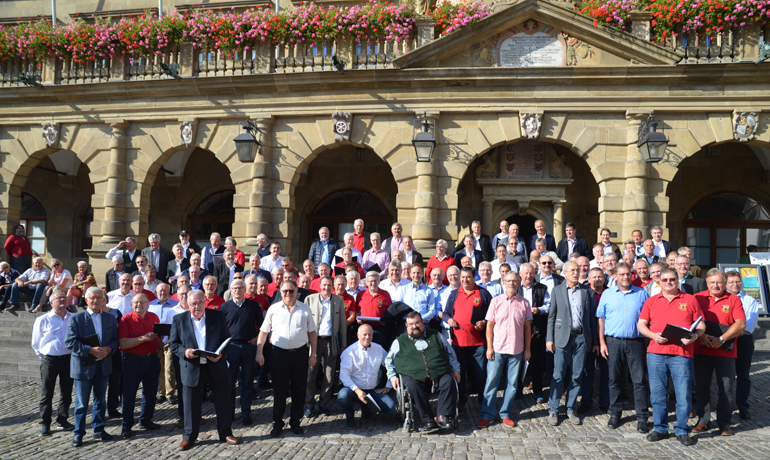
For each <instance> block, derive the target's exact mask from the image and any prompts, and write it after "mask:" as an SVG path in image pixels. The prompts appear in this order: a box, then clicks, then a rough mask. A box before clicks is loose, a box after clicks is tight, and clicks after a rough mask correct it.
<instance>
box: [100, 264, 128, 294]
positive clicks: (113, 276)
mask: <svg viewBox="0 0 770 460" xmlns="http://www.w3.org/2000/svg"><path fill="white" fill-rule="evenodd" d="M123 273H129V272H127V271H124V272H123ZM118 278H120V275H118V273H117V272H116V271H115V268H110V269H109V270H107V274H106V275H104V287H105V288H106V290H107V292H112V291H114V290H115V289H119V288H120V284H118Z"/></svg>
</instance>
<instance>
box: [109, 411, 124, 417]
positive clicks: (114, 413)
mask: <svg viewBox="0 0 770 460" xmlns="http://www.w3.org/2000/svg"><path fill="white" fill-rule="evenodd" d="M107 415H108V416H109V417H110V418H123V414H121V413H120V411H119V410H117V409H115V410H111V411H110V412H109V413H108V414H107Z"/></svg>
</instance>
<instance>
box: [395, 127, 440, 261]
mask: <svg viewBox="0 0 770 460" xmlns="http://www.w3.org/2000/svg"><path fill="white" fill-rule="evenodd" d="M415 116H416V117H420V116H422V114H417V113H415ZM427 116H428V118H429V119H432V120H433V121H434V122H435V123H436V126H438V117H439V113H438V112H432V113H431V112H428V114H427ZM434 135H436V133H434ZM436 137H438V136H436ZM403 148H409V149H410V150H412V147H411V146H409V147H406V146H405V147H403ZM436 151H438V145H437V146H436ZM411 155H414V152H411ZM414 158H415V160H414V161H415V162H416V161H417V160H416V157H414ZM415 169H416V173H417V189H416V190H415V193H414V209H415V219H414V224H413V225H412V239H413V240H414V242H415V246H417V248H418V249H419V250H423V249H424V248H429V247H435V244H436V243H435V242H436V240H437V239H439V238H440V236H439V231H438V177H437V176H438V159H437V158H436V155H435V151H434V155H433V159H431V161H430V162H417V164H416V167H415Z"/></svg>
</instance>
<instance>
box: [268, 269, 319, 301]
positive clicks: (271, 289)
mask: <svg viewBox="0 0 770 460" xmlns="http://www.w3.org/2000/svg"><path fill="white" fill-rule="evenodd" d="M284 273H286V271H285V270H284V269H283V267H275V268H274V269H273V271H272V273H270V274H271V275H273V282H272V283H270V284H268V285H267V298H268V299H272V298H273V296H274V295H275V293H276V291H278V290H280V288H281V283H283V275H284ZM311 286H312V284H311Z"/></svg>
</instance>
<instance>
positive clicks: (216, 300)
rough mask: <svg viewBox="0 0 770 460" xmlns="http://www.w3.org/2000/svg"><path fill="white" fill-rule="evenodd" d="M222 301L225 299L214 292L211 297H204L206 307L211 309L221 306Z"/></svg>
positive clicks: (217, 308)
mask: <svg viewBox="0 0 770 460" xmlns="http://www.w3.org/2000/svg"><path fill="white" fill-rule="evenodd" d="M223 303H225V299H223V298H222V297H220V296H218V295H216V294H214V297H212V298H211V299H206V308H208V309H211V310H219V307H221V306H222V304H223Z"/></svg>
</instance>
